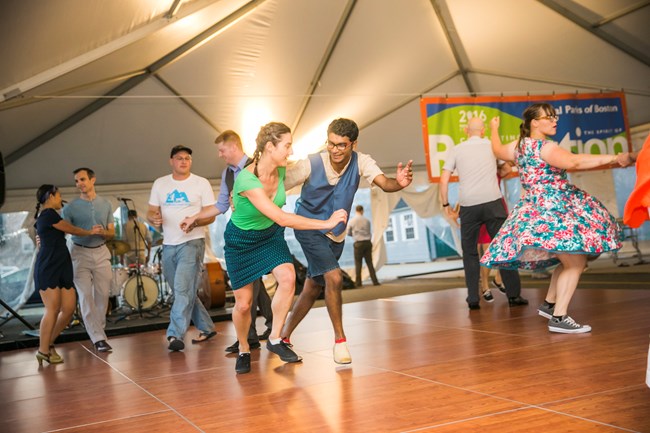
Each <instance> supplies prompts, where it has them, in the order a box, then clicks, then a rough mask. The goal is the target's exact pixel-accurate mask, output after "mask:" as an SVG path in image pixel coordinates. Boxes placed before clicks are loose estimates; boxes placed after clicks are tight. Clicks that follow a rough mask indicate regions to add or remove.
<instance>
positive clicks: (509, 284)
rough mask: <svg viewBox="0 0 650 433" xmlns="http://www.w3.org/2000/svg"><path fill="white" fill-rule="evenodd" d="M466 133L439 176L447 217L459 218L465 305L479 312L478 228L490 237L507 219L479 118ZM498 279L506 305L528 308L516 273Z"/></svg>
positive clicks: (493, 161)
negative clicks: (452, 195) (452, 182)
mask: <svg viewBox="0 0 650 433" xmlns="http://www.w3.org/2000/svg"><path fill="white" fill-rule="evenodd" d="M465 133H466V134H467V136H468V139H467V140H465V141H463V142H461V143H460V144H459V145H457V146H455V147H454V148H452V150H451V152H450V153H449V155H448V156H447V159H446V161H445V165H444V166H443V168H442V175H441V176H440V199H441V201H442V207H443V208H444V210H445V213H446V214H447V216H448V217H449V218H451V219H454V220H455V219H456V218H458V216H460V238H461V245H462V248H463V267H464V268H465V284H467V292H468V294H467V305H468V306H469V309H470V310H478V309H479V308H481V307H480V305H479V294H478V292H479V290H478V289H479V287H478V280H479V273H480V264H479V256H478V250H477V248H476V243H477V242H478V235H479V230H480V228H481V225H483V224H485V228H486V229H487V231H488V233H489V235H490V237H491V238H494V236H495V235H496V234H497V232H498V231H499V229H500V228H501V226H502V225H503V222H504V221H505V220H506V218H507V217H508V213H507V212H506V209H505V207H504V206H503V202H502V197H501V190H500V189H499V182H498V180H497V160H496V158H495V156H494V154H493V153H492V144H491V143H490V140H488V139H486V138H483V135H484V133H485V125H484V123H483V121H482V120H481V119H480V118H478V117H472V118H471V119H470V120H469V122H468V124H467V126H466V127H465ZM454 170H456V171H457V173H458V202H459V204H460V213H459V214H457V213H456V212H454V210H453V209H454V206H450V204H449V199H448V185H449V179H450V178H451V174H452V173H453V172H454ZM501 278H502V279H503V282H504V283H505V286H506V295H507V296H508V304H509V305H510V306H511V307H514V306H517V305H527V304H528V301H527V300H526V299H524V298H522V297H521V296H520V293H521V282H520V280H519V272H517V271H516V270H515V271H510V270H505V269H502V270H501Z"/></svg>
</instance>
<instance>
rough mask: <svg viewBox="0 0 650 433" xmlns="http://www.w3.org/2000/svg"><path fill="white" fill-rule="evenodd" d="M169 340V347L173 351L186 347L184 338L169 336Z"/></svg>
mask: <svg viewBox="0 0 650 433" xmlns="http://www.w3.org/2000/svg"><path fill="white" fill-rule="evenodd" d="M167 341H169V346H167V348H168V349H169V350H171V351H172V352H178V351H179V350H183V349H185V343H183V340H179V339H178V338H176V337H174V336H171V337H167Z"/></svg>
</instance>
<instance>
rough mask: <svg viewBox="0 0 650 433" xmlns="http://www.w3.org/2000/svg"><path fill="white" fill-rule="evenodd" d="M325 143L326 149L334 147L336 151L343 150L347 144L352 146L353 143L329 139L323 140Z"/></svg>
mask: <svg viewBox="0 0 650 433" xmlns="http://www.w3.org/2000/svg"><path fill="white" fill-rule="evenodd" d="M325 144H326V145H327V148H328V149H334V148H335V147H336V149H337V150H338V151H340V152H343V151H344V150H345V149H347V148H348V147H349V146H352V144H353V143H332V142H331V141H329V140H327V141H325Z"/></svg>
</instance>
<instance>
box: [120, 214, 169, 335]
mask: <svg viewBox="0 0 650 433" xmlns="http://www.w3.org/2000/svg"><path fill="white" fill-rule="evenodd" d="M124 204H125V205H126V208H127V210H128V209H129V206H128V205H127V203H126V201H124ZM133 238H134V239H135V281H136V300H137V308H135V309H133V310H132V311H130V312H128V313H126V314H123V315H122V316H120V317H118V318H117V319H116V320H115V323H117V322H119V321H121V320H124V319H126V318H127V317H129V316H131V315H132V314H134V313H135V312H136V311H137V312H138V314H139V315H140V317H141V318H143V317H145V316H144V315H143V313H144V312H145V310H143V309H142V304H143V303H145V302H147V301H148V300H149V299H148V298H147V295H146V293H145V290H144V283H143V282H142V269H141V263H140V245H141V244H140V243H141V242H142V243H143V244H144V246H145V247H147V240H146V238H145V237H144V234H143V233H142V231H141V230H140V227H139V225H138V220H137V216H136V219H134V220H133ZM158 296H160V288H158ZM146 312H147V313H148V314H150V316H148V318H154V317H160V312H151V311H146Z"/></svg>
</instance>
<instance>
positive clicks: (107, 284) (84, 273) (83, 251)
mask: <svg viewBox="0 0 650 433" xmlns="http://www.w3.org/2000/svg"><path fill="white" fill-rule="evenodd" d="M70 255H71V257H72V266H73V268H74V285H75V288H76V289H77V297H78V298H79V308H80V309H81V317H82V318H83V323H84V326H85V327H86V332H87V333H88V336H89V337H90V340H91V341H92V342H93V344H94V343H96V342H98V341H101V340H106V333H105V332H104V328H105V327H106V311H107V309H108V295H109V292H110V290H111V284H112V280H113V271H112V269H111V253H110V251H108V248H106V246H101V247H99V248H84V247H80V246H78V245H74V244H73V245H72V249H71V250H70Z"/></svg>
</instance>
